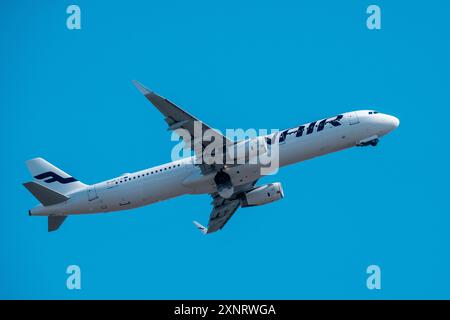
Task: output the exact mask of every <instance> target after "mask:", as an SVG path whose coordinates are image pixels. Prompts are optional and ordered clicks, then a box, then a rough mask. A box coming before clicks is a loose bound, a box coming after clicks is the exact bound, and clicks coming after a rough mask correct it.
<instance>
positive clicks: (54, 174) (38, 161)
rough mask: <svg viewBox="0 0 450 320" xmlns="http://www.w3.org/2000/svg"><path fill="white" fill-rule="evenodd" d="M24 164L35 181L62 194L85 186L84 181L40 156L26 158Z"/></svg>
mask: <svg viewBox="0 0 450 320" xmlns="http://www.w3.org/2000/svg"><path fill="white" fill-rule="evenodd" d="M26 164H27V167H28V170H29V171H30V173H31V175H32V176H33V178H34V179H35V181H36V182H38V183H39V184H41V185H43V186H46V187H48V188H51V189H52V190H54V191H57V192H59V193H61V194H63V195H67V194H69V193H72V192H74V191H75V190H78V189H81V188H85V187H86V185H85V184H84V183H82V182H80V181H78V180H77V179H75V178H74V177H72V176H71V175H69V174H67V173H66V172H64V171H62V170H61V169H58V168H57V167H55V166H54V165H52V164H51V163H49V162H48V161H46V160H44V159H42V158H34V159H31V160H28V161H27V162H26Z"/></svg>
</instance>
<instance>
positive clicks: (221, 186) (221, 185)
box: [214, 170, 234, 199]
mask: <svg viewBox="0 0 450 320" xmlns="http://www.w3.org/2000/svg"><path fill="white" fill-rule="evenodd" d="M214 182H215V183H216V186H217V192H218V193H219V195H220V196H221V197H222V198H224V199H228V198H230V197H231V196H232V195H233V193H234V187H233V184H232V183H231V177H230V175H229V174H228V173H226V172H223V171H222V170H220V171H219V172H217V174H216V176H215V177H214Z"/></svg>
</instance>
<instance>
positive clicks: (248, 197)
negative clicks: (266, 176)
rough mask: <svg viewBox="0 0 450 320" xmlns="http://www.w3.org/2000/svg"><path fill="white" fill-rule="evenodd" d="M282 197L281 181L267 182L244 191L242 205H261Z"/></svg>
mask: <svg viewBox="0 0 450 320" xmlns="http://www.w3.org/2000/svg"><path fill="white" fill-rule="evenodd" d="M283 197H284V193H283V188H282V187H281V183H279V182H275V183H269V184H266V185H263V186H261V187H258V188H256V189H253V190H251V191H248V192H247V193H245V196H244V198H243V199H242V207H252V206H261V205H263V204H267V203H271V202H274V201H277V200H280V199H283Z"/></svg>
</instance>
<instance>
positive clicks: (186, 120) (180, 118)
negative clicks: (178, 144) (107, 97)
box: [133, 80, 233, 156]
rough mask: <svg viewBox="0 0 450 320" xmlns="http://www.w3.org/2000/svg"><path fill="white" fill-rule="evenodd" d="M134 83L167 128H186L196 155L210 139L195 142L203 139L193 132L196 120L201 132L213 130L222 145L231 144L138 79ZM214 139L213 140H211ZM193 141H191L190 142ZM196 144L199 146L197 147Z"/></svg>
mask: <svg viewBox="0 0 450 320" xmlns="http://www.w3.org/2000/svg"><path fill="white" fill-rule="evenodd" d="M133 83H134V85H135V86H136V87H137V88H138V89H139V91H140V92H141V93H142V94H143V95H144V96H145V97H146V98H147V99H148V100H149V101H150V102H151V103H152V104H153V105H154V106H155V107H156V108H157V109H158V110H159V111H160V112H161V113H162V114H163V115H164V117H165V119H164V120H165V121H166V122H167V124H168V125H169V128H168V130H176V129H179V128H182V129H185V130H187V131H188V132H189V133H190V135H191V149H192V150H193V151H194V152H195V154H196V155H197V156H201V154H202V152H203V150H204V148H206V146H207V145H208V144H210V143H211V141H201V145H200V143H198V144H197V143H196V142H197V141H200V140H203V139H201V138H202V136H199V137H196V136H195V132H194V123H195V122H197V125H200V126H199V127H201V129H202V130H201V134H202V135H203V133H204V132H205V131H206V130H212V131H213V132H214V136H215V137H221V138H222V139H223V141H224V145H228V144H232V143H233V142H232V141H231V140H229V139H227V138H226V137H225V136H223V135H221V134H220V133H218V132H217V131H216V130H214V129H212V128H211V127H210V126H208V125H207V124H206V123H204V122H202V121H200V120H198V119H197V118H195V117H194V116H192V115H190V114H189V113H187V112H186V111H184V110H183V109H181V108H180V107H178V106H176V105H175V104H174V103H172V102H171V101H169V100H168V99H166V98H164V97H161V96H159V95H158V94H156V93H155V92H152V91H150V90H149V89H147V88H145V87H144V86H143V85H142V84H140V83H139V82H138V81H136V80H133ZM213 141H214V140H213ZM192 142H193V143H192ZM197 145H198V146H199V147H197Z"/></svg>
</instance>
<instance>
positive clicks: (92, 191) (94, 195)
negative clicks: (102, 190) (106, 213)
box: [88, 187, 98, 201]
mask: <svg viewBox="0 0 450 320" xmlns="http://www.w3.org/2000/svg"><path fill="white" fill-rule="evenodd" d="M97 198H98V195H97V190H96V189H95V187H90V188H89V189H88V200H89V201H92V200H95V199H97Z"/></svg>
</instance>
